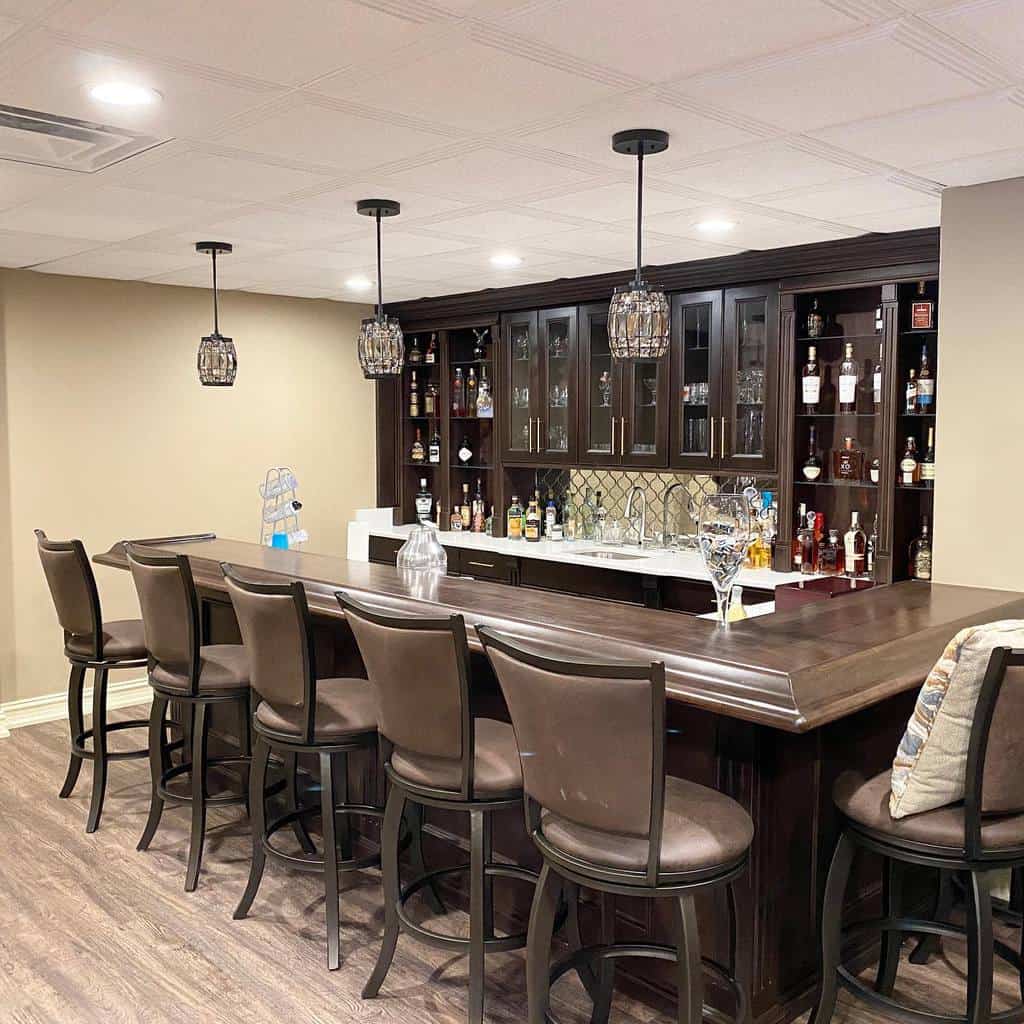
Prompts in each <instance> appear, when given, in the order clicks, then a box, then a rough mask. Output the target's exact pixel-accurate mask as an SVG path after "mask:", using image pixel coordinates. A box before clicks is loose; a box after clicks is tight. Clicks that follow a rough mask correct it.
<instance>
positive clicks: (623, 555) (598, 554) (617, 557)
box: [574, 548, 647, 562]
mask: <svg viewBox="0 0 1024 1024" xmlns="http://www.w3.org/2000/svg"><path fill="white" fill-rule="evenodd" d="M574 554H577V555H580V556H581V557H582V558H603V559H606V560H608V561H610V562H635V561H643V559H645V558H646V557H647V555H634V554H630V553H629V552H628V551H605V550H603V549H598V548H591V549H590V550H589V551H576V552H574Z"/></svg>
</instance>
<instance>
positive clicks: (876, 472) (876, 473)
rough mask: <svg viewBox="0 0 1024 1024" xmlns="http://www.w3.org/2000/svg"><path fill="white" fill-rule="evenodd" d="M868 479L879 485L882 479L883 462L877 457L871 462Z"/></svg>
mask: <svg viewBox="0 0 1024 1024" xmlns="http://www.w3.org/2000/svg"><path fill="white" fill-rule="evenodd" d="M868 477H869V479H870V480H871V482H872V483H873V484H877V483H878V481H879V480H880V479H881V478H882V460H881V459H880V458H879V457H878V456H877V455H876V456H875V457H874V458H873V459H872V460H871V466H870V467H869V469H868Z"/></svg>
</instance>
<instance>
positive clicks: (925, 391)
mask: <svg viewBox="0 0 1024 1024" xmlns="http://www.w3.org/2000/svg"><path fill="white" fill-rule="evenodd" d="M934 408H935V378H934V377H933V376H932V369H931V367H930V366H929V365H928V346H927V345H922V346H921V368H920V369H919V370H918V371H917V411H918V412H919V413H923V412H932V411H933V410H934Z"/></svg>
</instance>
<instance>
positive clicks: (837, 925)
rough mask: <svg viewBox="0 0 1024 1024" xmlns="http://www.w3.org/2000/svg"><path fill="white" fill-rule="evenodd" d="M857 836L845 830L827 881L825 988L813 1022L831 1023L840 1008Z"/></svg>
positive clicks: (823, 917) (823, 913)
mask: <svg viewBox="0 0 1024 1024" xmlns="http://www.w3.org/2000/svg"><path fill="white" fill-rule="evenodd" d="M853 855H854V846H853V840H852V839H850V837H849V836H848V835H847V834H846V833H845V832H844V833H843V834H842V835H841V836H840V837H839V845H838V846H837V847H836V852H835V853H834V854H833V856H832V866H831V867H830V868H829V869H828V881H827V882H826V883H825V900H824V903H823V904H822V909H821V991H820V992H819V994H818V1003H817V1005H816V1006H815V1008H814V1011H813V1013H812V1014H811V1017H810V1022H809V1024H828V1022H829V1021H830V1020H831V1019H832V1014H833V1013H834V1012H835V1008H836V996H837V994H838V983H837V978H838V976H837V974H836V971H837V969H838V967H839V957H840V952H841V949H840V946H841V942H842V934H841V933H842V926H843V894H844V893H845V892H846V882H847V880H848V879H849V877H850V867H851V865H852V864H853Z"/></svg>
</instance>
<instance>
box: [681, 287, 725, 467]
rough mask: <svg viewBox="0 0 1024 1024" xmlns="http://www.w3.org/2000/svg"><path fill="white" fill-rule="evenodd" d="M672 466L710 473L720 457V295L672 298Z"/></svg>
mask: <svg viewBox="0 0 1024 1024" xmlns="http://www.w3.org/2000/svg"><path fill="white" fill-rule="evenodd" d="M672 349H673V352H672V384H671V391H670V401H671V404H672V429H671V440H670V444H671V459H670V461H671V464H672V466H673V467H674V468H677V469H703V470H707V469H710V468H712V466H713V463H715V462H716V461H717V459H718V457H719V454H718V453H719V451H720V448H719V446H718V439H719V434H716V430H717V429H718V428H720V419H721V416H720V412H719V404H720V403H719V384H720V377H721V373H720V365H721V353H722V293H721V292H720V291H708V292H690V293H688V294H684V295H675V296H673V299H672Z"/></svg>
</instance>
